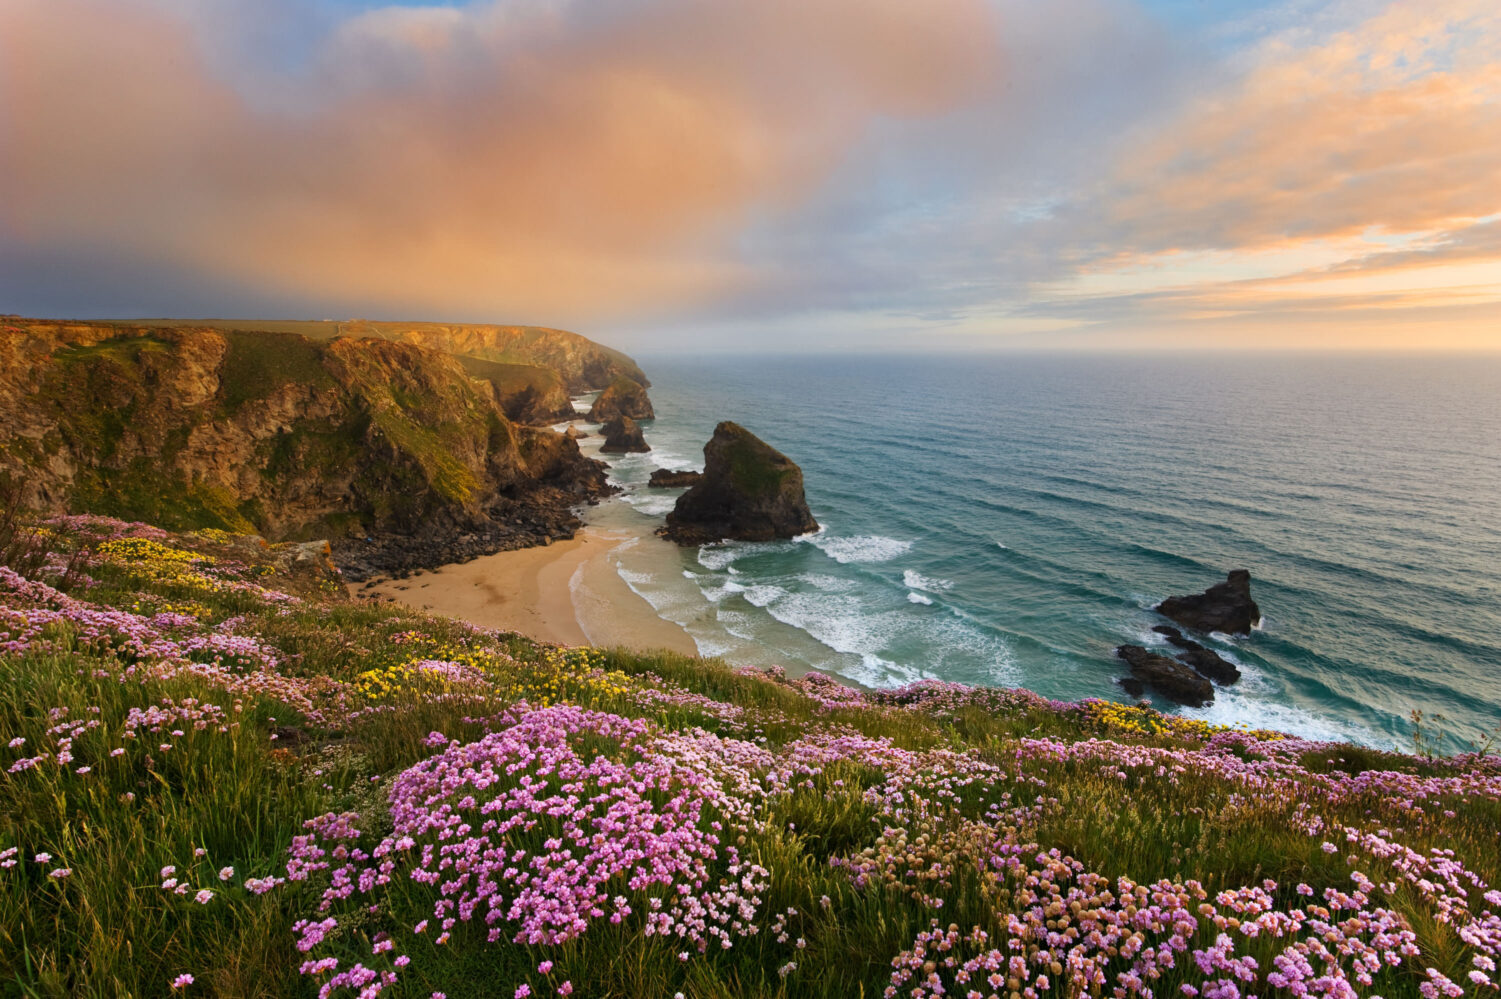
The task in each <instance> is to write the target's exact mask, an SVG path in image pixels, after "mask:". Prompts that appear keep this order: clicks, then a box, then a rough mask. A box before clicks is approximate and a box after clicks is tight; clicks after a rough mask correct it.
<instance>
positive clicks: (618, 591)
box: [350, 527, 698, 656]
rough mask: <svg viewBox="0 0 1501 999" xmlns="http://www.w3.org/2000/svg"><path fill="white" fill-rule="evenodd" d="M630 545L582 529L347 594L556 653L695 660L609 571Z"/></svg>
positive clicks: (690, 647) (687, 641) (686, 639)
mask: <svg viewBox="0 0 1501 999" xmlns="http://www.w3.org/2000/svg"><path fill="white" fill-rule="evenodd" d="M630 540H632V538H631V536H630V535H628V534H625V533H612V532H610V531H605V530H601V529H599V528H593V527H585V528H583V529H582V530H580V531H579V532H578V534H577V535H575V536H574V537H573V539H572V540H569V541H557V542H554V543H553V544H550V545H544V546H542V547H540V548H523V549H520V550H518V551H510V552H499V553H497V554H495V555H486V556H482V557H480V558H477V559H475V560H473V561H472V562H465V563H462V564H459V565H445V566H442V567H441V568H438V569H434V570H429V571H424V572H418V573H414V574H412V575H411V576H409V577H408V578H406V579H383V580H380V581H378V582H377V583H376V585H375V586H373V587H370V588H368V589H367V588H365V587H363V586H360V587H351V588H350V592H351V593H353V594H355V595H357V596H363V597H370V596H375V597H377V598H379V599H383V598H390V599H392V600H395V601H396V602H397V603H402V604H406V605H407V606H408V607H412V608H415V609H417V610H428V611H433V612H435V613H438V614H443V615H446V616H448V617H453V618H458V619H459V620H462V621H469V622H471V623H473V624H477V625H480V626H482V627H485V628H496V629H499V630H501V631H515V632H519V633H520V634H523V635H526V636H527V637H528V638H534V639H537V640H538V641H543V642H554V643H557V644H559V645H595V646H599V647H602V648H609V647H613V646H623V647H625V648H629V649H635V650H637V651H648V650H652V649H670V650H671V651H673V652H681V653H684V654H686V655H690V656H691V655H697V654H698V648H697V646H696V645H694V642H693V639H692V638H691V637H690V636H689V635H688V633H687V632H686V631H684V630H683V629H682V628H680V627H679V626H677V625H676V624H673V623H672V622H671V621H664V620H662V619H661V618H660V617H658V616H657V615H656V612H655V611H653V610H652V607H651V605H650V604H649V603H647V602H646V601H645V600H644V599H642V598H641V597H640V596H638V595H637V594H636V593H635V592H634V591H633V590H632V589H631V588H630V587H629V586H627V585H626V583H625V580H623V579H621V578H620V576H619V574H618V573H617V572H616V571H615V566H614V564H613V563H612V562H611V560H610V553H611V552H612V551H613V550H614V549H615V548H616V547H617V546H619V545H621V544H623V543H625V542H628V541H630Z"/></svg>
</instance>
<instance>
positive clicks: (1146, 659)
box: [1115, 645, 1214, 708]
mask: <svg viewBox="0 0 1501 999" xmlns="http://www.w3.org/2000/svg"><path fill="white" fill-rule="evenodd" d="M1115 654H1116V655H1117V656H1118V657H1120V658H1121V659H1124V660H1125V661H1126V663H1127V664H1128V665H1129V666H1130V667H1131V675H1130V677H1128V678H1126V679H1124V680H1122V681H1121V686H1123V687H1125V688H1126V693H1128V694H1130V695H1131V696H1133V697H1140V696H1141V694H1142V692H1143V690H1144V689H1145V688H1146V687H1151V688H1152V689H1153V690H1155V691H1157V693H1159V694H1161V695H1162V696H1163V697H1166V698H1167V699H1168V700H1170V701H1176V702H1177V703H1179V704H1183V705H1187V706H1188V707H1190V708H1201V707H1203V706H1204V705H1206V704H1213V703H1214V684H1212V683H1210V682H1209V679H1208V678H1207V677H1204V676H1201V675H1200V674H1199V673H1197V672H1195V671H1194V670H1191V669H1189V668H1188V667H1187V666H1185V665H1183V664H1182V663H1180V662H1178V661H1176V660H1173V659H1169V658H1168V657H1167V656H1159V655H1157V654H1156V653H1155V652H1148V651H1147V650H1146V649H1144V648H1142V647H1141V646H1140V645H1122V646H1121V647H1120V648H1118V649H1116V650H1115Z"/></svg>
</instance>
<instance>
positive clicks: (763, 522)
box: [661, 421, 818, 545]
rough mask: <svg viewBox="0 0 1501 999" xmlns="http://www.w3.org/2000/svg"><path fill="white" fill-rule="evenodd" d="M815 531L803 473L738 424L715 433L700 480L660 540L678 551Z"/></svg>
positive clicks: (706, 449)
mask: <svg viewBox="0 0 1501 999" xmlns="http://www.w3.org/2000/svg"><path fill="white" fill-rule="evenodd" d="M816 530H818V522H817V521H815V520H814V519H813V514H812V513H810V512H809V511H808V501H807V498H806V497H804V495H803V470H802V469H801V468H798V467H797V465H796V464H794V463H793V461H792V459H790V458H788V457H787V456H786V455H784V454H782V453H781V452H780V451H778V450H777V449H776V448H774V447H772V446H771V445H769V444H767V443H766V442H764V441H762V440H761V439H760V438H758V437H757V436H756V435H755V434H753V433H751V432H750V431H749V430H746V429H745V428H744V427H742V426H740V425H739V424H735V423H730V422H728V421H726V422H724V423H721V424H720V425H719V426H717V427H715V428H714V436H713V438H712V439H710V441H709V443H707V444H705V445H704V472H703V477H702V478H700V479H699V481H698V483H697V484H696V485H694V486H693V487H692V488H691V489H689V490H688V491H687V492H685V493H684V494H683V495H681V496H679V497H678V502H677V506H676V507H674V508H673V511H672V512H671V513H669V514H668V515H667V526H666V527H664V528H663V529H662V531H661V533H662V534H663V535H665V536H666V537H668V538H670V539H672V540H673V541H676V542H677V543H678V544H680V545H700V544H706V543H709V542H714V541H722V540H726V539H733V540H738V541H771V540H774V539H777V538H792V537H796V536H797V535H799V534H807V533H809V532H810V531H816Z"/></svg>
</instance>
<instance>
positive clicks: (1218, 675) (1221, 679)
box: [1152, 624, 1240, 686]
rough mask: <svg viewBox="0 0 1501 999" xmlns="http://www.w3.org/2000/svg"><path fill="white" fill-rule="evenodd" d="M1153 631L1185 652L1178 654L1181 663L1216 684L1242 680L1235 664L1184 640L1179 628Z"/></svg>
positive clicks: (1157, 628) (1154, 629)
mask: <svg viewBox="0 0 1501 999" xmlns="http://www.w3.org/2000/svg"><path fill="white" fill-rule="evenodd" d="M1152 630H1153V631H1155V632H1157V634H1159V635H1164V636H1166V637H1167V640H1168V641H1169V642H1170V643H1172V644H1173V645H1175V646H1177V647H1178V648H1179V649H1182V650H1183V651H1181V652H1179V653H1178V661H1179V662H1182V663H1187V664H1188V665H1190V666H1192V667H1193V668H1194V669H1196V670H1198V671H1199V672H1200V673H1203V674H1204V675H1205V676H1207V677H1209V679H1211V680H1213V681H1214V682H1215V683H1218V684H1220V685H1221V686H1226V685H1228V684H1232V683H1234V682H1235V681H1237V680H1239V679H1240V670H1239V669H1237V668H1236V666H1235V664H1234V663H1232V662H1230V661H1229V660H1227V659H1225V658H1223V657H1222V656H1221V655H1220V654H1219V653H1218V652H1215V651H1214V650H1213V649H1206V648H1205V647H1204V646H1202V645H1200V644H1199V643H1198V642H1195V641H1192V640H1190V639H1187V638H1184V637H1183V632H1181V631H1179V630H1178V629H1177V628H1174V627H1171V626H1170V625H1166V624H1159V625H1158V626H1157V627H1155V628H1153V629H1152Z"/></svg>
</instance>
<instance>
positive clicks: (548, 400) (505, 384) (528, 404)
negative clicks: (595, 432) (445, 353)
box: [455, 356, 578, 427]
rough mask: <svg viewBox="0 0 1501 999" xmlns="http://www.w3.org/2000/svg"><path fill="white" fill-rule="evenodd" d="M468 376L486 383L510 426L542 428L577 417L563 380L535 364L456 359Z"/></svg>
mask: <svg viewBox="0 0 1501 999" xmlns="http://www.w3.org/2000/svg"><path fill="white" fill-rule="evenodd" d="M455 360H457V361H458V362H459V363H460V364H461V365H463V367H464V370H465V371H467V372H468V373H469V374H470V375H471V376H472V377H474V378H479V379H481V380H483V381H485V382H488V383H489V384H490V387H491V389H492V390H493V391H494V394H495V401H496V402H497V403H499V404H500V408H501V409H502V410H503V411H504V412H505V414H506V418H507V419H508V420H511V421H512V422H513V423H521V424H525V425H526V426H529V427H542V426H547V425H549V424H552V423H557V422H559V421H562V420H571V419H573V418H575V417H576V416H577V415H578V414H577V413H576V412H575V411H574V409H573V400H572V398H570V396H569V395H568V386H567V384H566V383H565V382H564V381H563V377H562V376H561V375H559V374H558V373H557V372H556V371H553V370H552V369H551V368H542V367H538V366H537V365H535V364H503V363H501V362H500V361H485V360H481V359H480V358H477V357H463V356H459V357H456V358H455Z"/></svg>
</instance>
